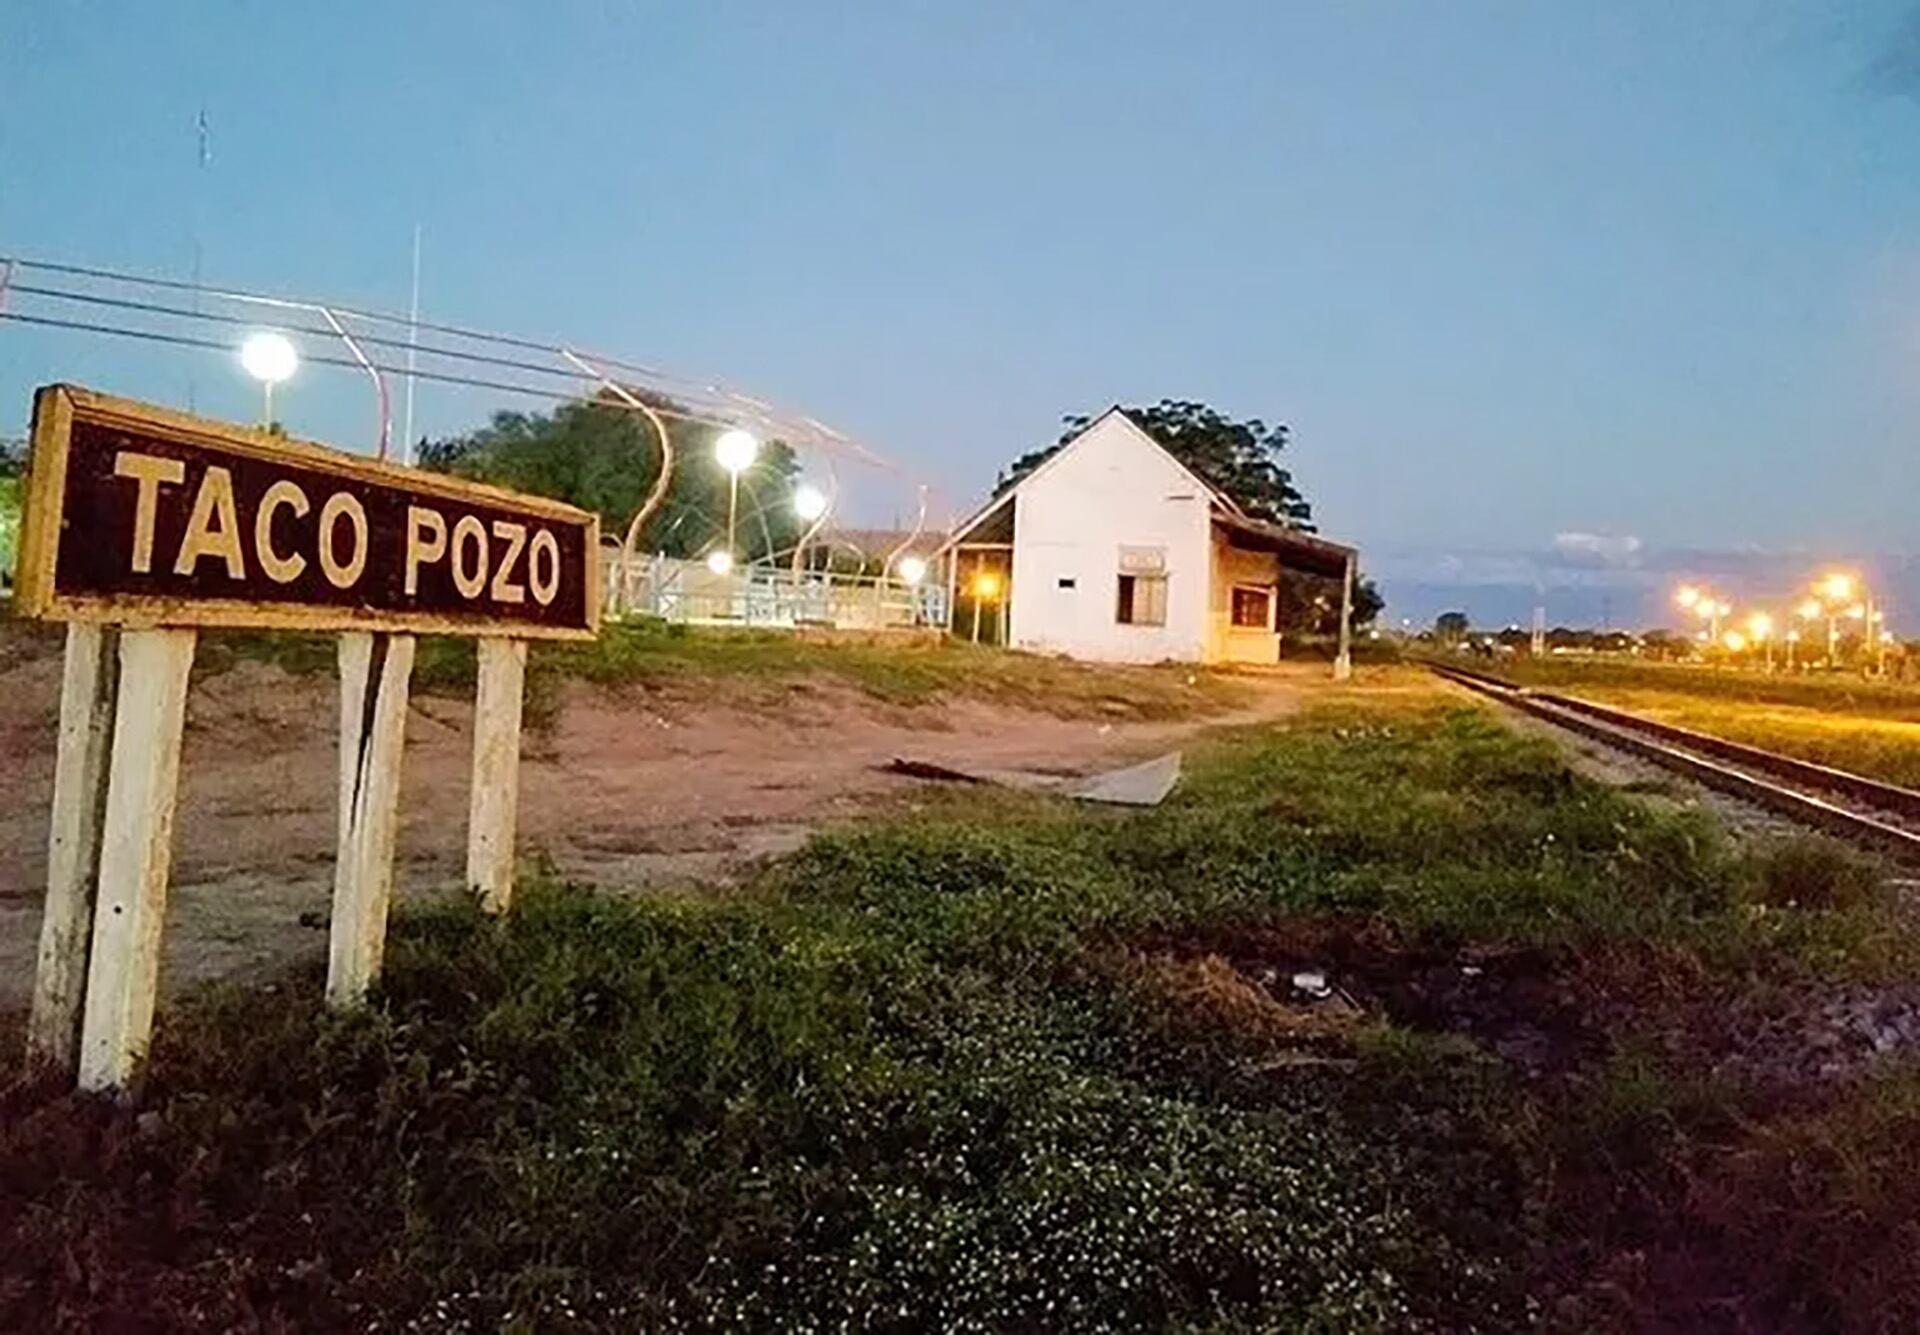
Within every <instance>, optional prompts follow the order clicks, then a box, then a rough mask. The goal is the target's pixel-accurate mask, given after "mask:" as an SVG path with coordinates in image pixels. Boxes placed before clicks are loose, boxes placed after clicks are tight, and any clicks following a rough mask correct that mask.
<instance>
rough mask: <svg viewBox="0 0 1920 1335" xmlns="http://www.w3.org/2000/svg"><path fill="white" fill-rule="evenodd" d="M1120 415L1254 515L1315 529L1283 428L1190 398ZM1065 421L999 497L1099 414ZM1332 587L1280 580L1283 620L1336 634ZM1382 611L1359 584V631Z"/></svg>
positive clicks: (1006, 481) (1010, 473)
mask: <svg viewBox="0 0 1920 1335" xmlns="http://www.w3.org/2000/svg"><path fill="white" fill-rule="evenodd" d="M1121 411H1122V412H1124V413H1125V414H1126V415H1127V416H1128V417H1130V418H1131V419H1133V421H1134V423H1135V424H1136V425H1137V426H1139V428H1140V429H1141V430H1142V431H1145V432H1146V433H1147V434H1148V435H1149V436H1151V437H1153V439H1154V440H1155V441H1156V442H1158V443H1159V444H1160V446H1161V447H1162V448H1164V449H1165V450H1166V451H1167V453H1168V454H1171V455H1172V456H1173V457H1174V458H1176V459H1178V460H1179V461H1180V462H1181V463H1182V464H1185V465H1186V466H1187V467H1188V468H1190V469H1192V470H1193V471H1194V473H1195V474H1196V475H1198V476H1199V478H1200V479H1201V480H1202V481H1204V482H1207V483H1209V484H1211V485H1212V486H1214V487H1215V488H1217V489H1218V490H1220V491H1221V492H1223V493H1225V494H1226V495H1227V496H1228V497H1229V498H1230V499H1231V500H1232V501H1233V503H1234V504H1235V505H1237V506H1239V507H1240V508H1241V509H1242V510H1244V511H1245V512H1246V513H1247V514H1248V515H1249V516H1250V517H1252V518H1254V519H1265V520H1268V521H1270V522H1272V523H1276V524H1285V525H1287V526H1288V527H1289V528H1297V529H1300V530H1302V531H1303V532H1307V533H1311V532H1313V531H1314V526H1313V522H1312V520H1313V507H1312V506H1311V505H1310V504H1309V503H1308V501H1307V498H1306V497H1305V496H1303V495H1301V494H1300V489H1299V488H1298V487H1296V486H1294V484H1293V474H1292V473H1291V472H1289V471H1288V470H1287V469H1285V468H1283V467H1281V465H1280V455H1281V452H1282V451H1284V450H1285V449H1286V447H1287V428H1286V426H1285V425H1283V424H1280V423H1274V424H1272V425H1269V424H1268V423H1266V422H1264V421H1262V420H1261V419H1260V418H1258V417H1251V418H1248V419H1247V420H1246V421H1244V422H1238V421H1235V420H1234V419H1233V418H1230V417H1228V416H1227V415H1226V414H1225V413H1222V412H1220V411H1218V410H1217V409H1214V408H1210V407H1208V406H1207V405H1206V404H1204V403H1195V402H1193V401H1192V400H1190V399H1162V400H1160V402H1158V403H1156V404H1154V405H1153V406H1152V407H1139V406H1134V407H1125V408H1122V409H1121ZM1061 420H1062V421H1063V422H1065V424H1066V430H1065V431H1063V432H1062V433H1061V435H1060V439H1059V440H1057V441H1055V442H1054V443H1053V444H1051V445H1047V446H1044V447H1042V448H1040V449H1037V450H1029V451H1028V452H1027V453H1025V454H1023V455H1021V456H1020V457H1019V458H1018V459H1015V460H1014V461H1013V463H1012V464H1010V465H1009V466H1008V467H1007V468H1006V469H1005V471H1003V472H1002V473H1001V474H1000V476H999V478H998V479H997V480H996V482H995V484H994V494H995V495H999V494H1000V493H1002V492H1004V491H1006V489H1007V488H1008V487H1011V486H1013V485H1014V484H1015V483H1016V482H1018V481H1019V480H1020V479H1021V478H1023V477H1025V476H1026V475H1027V474H1028V473H1031V472H1032V471H1033V470H1034V469H1036V468H1038V467H1039V466H1040V465H1041V464H1043V463H1045V462H1046V461H1047V460H1048V459H1050V458H1052V457H1053V456H1054V455H1055V454H1057V453H1059V451H1060V450H1062V449H1063V448H1065V447H1066V446H1067V445H1069V444H1071V443H1072V441H1073V440H1074V438H1075V437H1077V436H1078V435H1079V434H1080V433H1081V432H1083V431H1085V430H1086V429H1087V428H1088V427H1090V426H1092V425H1093V424H1094V422H1095V421H1097V420H1098V414H1088V413H1075V414H1072V415H1069V416H1067V417H1065V418H1063V419H1061ZM1332 582H1333V581H1330V580H1323V579H1319V578H1317V577H1315V576H1310V575H1299V574H1295V573H1293V572H1289V573H1288V575H1287V577H1286V579H1284V580H1282V582H1281V583H1282V587H1281V606H1280V611H1281V616H1282V618H1283V619H1284V620H1285V621H1286V622H1287V624H1289V625H1294V626H1302V627H1305V628H1306V629H1308V630H1310V631H1313V632H1316V633H1320V632H1331V631H1333V630H1334V629H1335V628H1336V626H1335V623H1336V622H1337V620H1338V615H1339V604H1338V601H1337V600H1330V599H1329V598H1328V597H1327V593H1326V588H1325V586H1326V585H1328V584H1331V583H1332ZM1385 606H1386V600H1385V599H1384V598H1382V597H1381V596H1380V590H1379V589H1377V588H1376V587H1375V586H1374V584H1373V581H1372V580H1369V579H1363V578H1356V579H1355V580H1354V586H1353V621H1354V624H1355V625H1357V626H1364V625H1366V624H1368V623H1369V622H1371V621H1372V620H1373V619H1374V618H1375V617H1377V616H1379V615H1380V612H1381V610H1382V609H1383V608H1384V607H1385ZM1329 609H1331V610H1329Z"/></svg>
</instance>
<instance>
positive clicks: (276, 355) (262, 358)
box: [240, 329, 300, 426]
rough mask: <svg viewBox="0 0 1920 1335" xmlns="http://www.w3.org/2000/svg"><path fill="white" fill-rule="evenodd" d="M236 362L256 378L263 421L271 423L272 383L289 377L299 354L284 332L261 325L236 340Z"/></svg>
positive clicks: (298, 360) (277, 382)
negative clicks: (261, 390) (260, 390)
mask: <svg viewBox="0 0 1920 1335" xmlns="http://www.w3.org/2000/svg"><path fill="white" fill-rule="evenodd" d="M240 365H241V366H242V367H244V368H246V372H247V374H248V375H250V376H252V377H253V378H254V379H255V380H258V381H259V382H260V384H261V385H262V387H263V388H264V389H265V391H266V416H265V417H264V418H263V419H262V421H263V425H266V426H272V425H273V387H274V386H275V385H277V384H279V383H280V382H281V381H283V380H287V379H290V378H291V377H292V376H293V373H294V372H295V371H296V370H298V369H299V366H300V354H299V352H298V351H297V350H295V348H294V346H293V343H292V341H291V340H290V339H288V338H287V336H286V335H285V334H279V333H275V332H274V331H273V330H271V329H262V330H258V331H256V332H254V333H251V334H248V335H247V337H246V338H245V340H244V341H242V342H241V344H240Z"/></svg>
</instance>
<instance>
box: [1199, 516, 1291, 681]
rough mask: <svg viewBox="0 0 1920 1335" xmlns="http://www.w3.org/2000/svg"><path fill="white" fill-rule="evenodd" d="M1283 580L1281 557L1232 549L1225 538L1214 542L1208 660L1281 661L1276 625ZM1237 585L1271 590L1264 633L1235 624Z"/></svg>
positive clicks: (1208, 616) (1209, 602) (1208, 623)
mask: <svg viewBox="0 0 1920 1335" xmlns="http://www.w3.org/2000/svg"><path fill="white" fill-rule="evenodd" d="M1279 579H1280V558H1279V557H1277V556H1275V555H1274V554H1273V553H1272V552H1250V551H1247V550H1245V549H1243V548H1240V547H1232V546H1229V545H1228V544H1227V543H1226V541H1225V540H1224V539H1221V538H1218V537H1216V538H1215V539H1214V542H1213V589H1212V596H1211V598H1210V599H1209V600H1208V605H1207V661H1209V662H1214V663H1277V662H1279V661H1280V636H1279V634H1278V629H1279V627H1278V626H1277V625H1276V623H1275V617H1276V615H1277V608H1278V604H1279V600H1278V598H1277V597H1276V596H1275V591H1274V586H1275V585H1276V584H1277V583H1278V582H1279ZM1236 584H1245V585H1251V586H1253V587H1256V588H1263V589H1266V590H1267V592H1268V604H1267V626H1266V628H1265V629H1264V630H1251V629H1249V628H1247V627H1245V626H1236V625H1234V624H1233V586H1234V585H1236Z"/></svg>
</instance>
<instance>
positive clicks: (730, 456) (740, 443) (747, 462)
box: [713, 427, 760, 477]
mask: <svg viewBox="0 0 1920 1335" xmlns="http://www.w3.org/2000/svg"><path fill="white" fill-rule="evenodd" d="M759 456H760V442H759V441H757V440H755V439H754V438H753V434H752V433H751V432H747V431H742V430H741V429H740V428H739V427H734V428H733V429H732V430H731V431H722V432H721V433H720V439H718V440H716V441H714V442H713V457H714V458H715V459H718V460H719V461H720V466H721V467H722V468H724V469H726V470H727V471H728V472H729V473H732V474H733V475H734V476H736V477H738V476H739V475H740V474H741V473H744V472H745V471H746V470H747V469H749V468H751V467H753V461H754V460H755V459H757V458H758V457H759Z"/></svg>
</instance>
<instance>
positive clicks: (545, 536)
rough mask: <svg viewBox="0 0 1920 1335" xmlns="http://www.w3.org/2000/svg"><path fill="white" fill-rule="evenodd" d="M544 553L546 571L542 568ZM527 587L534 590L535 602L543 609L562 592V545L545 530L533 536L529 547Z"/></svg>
mask: <svg viewBox="0 0 1920 1335" xmlns="http://www.w3.org/2000/svg"><path fill="white" fill-rule="evenodd" d="M543 553H544V554H545V556H546V558H547V559H546V567H547V568H546V569H545V570H544V571H543V570H541V568H540V557H541V555H542V554H543ZM527 587H529V588H531V589H532V590H533V597H534V600H535V601H536V602H538V603H539V604H540V606H542V607H545V606H546V605H547V604H548V603H551V602H552V601H553V599H554V595H555V594H557V593H559V592H560V544H559V543H557V542H555V541H554V539H553V534H551V533H549V532H548V531H547V530H546V529H544V528H543V529H541V530H540V531H539V532H538V533H536V534H534V535H533V541H532V542H531V543H529V544H528V546H527Z"/></svg>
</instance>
